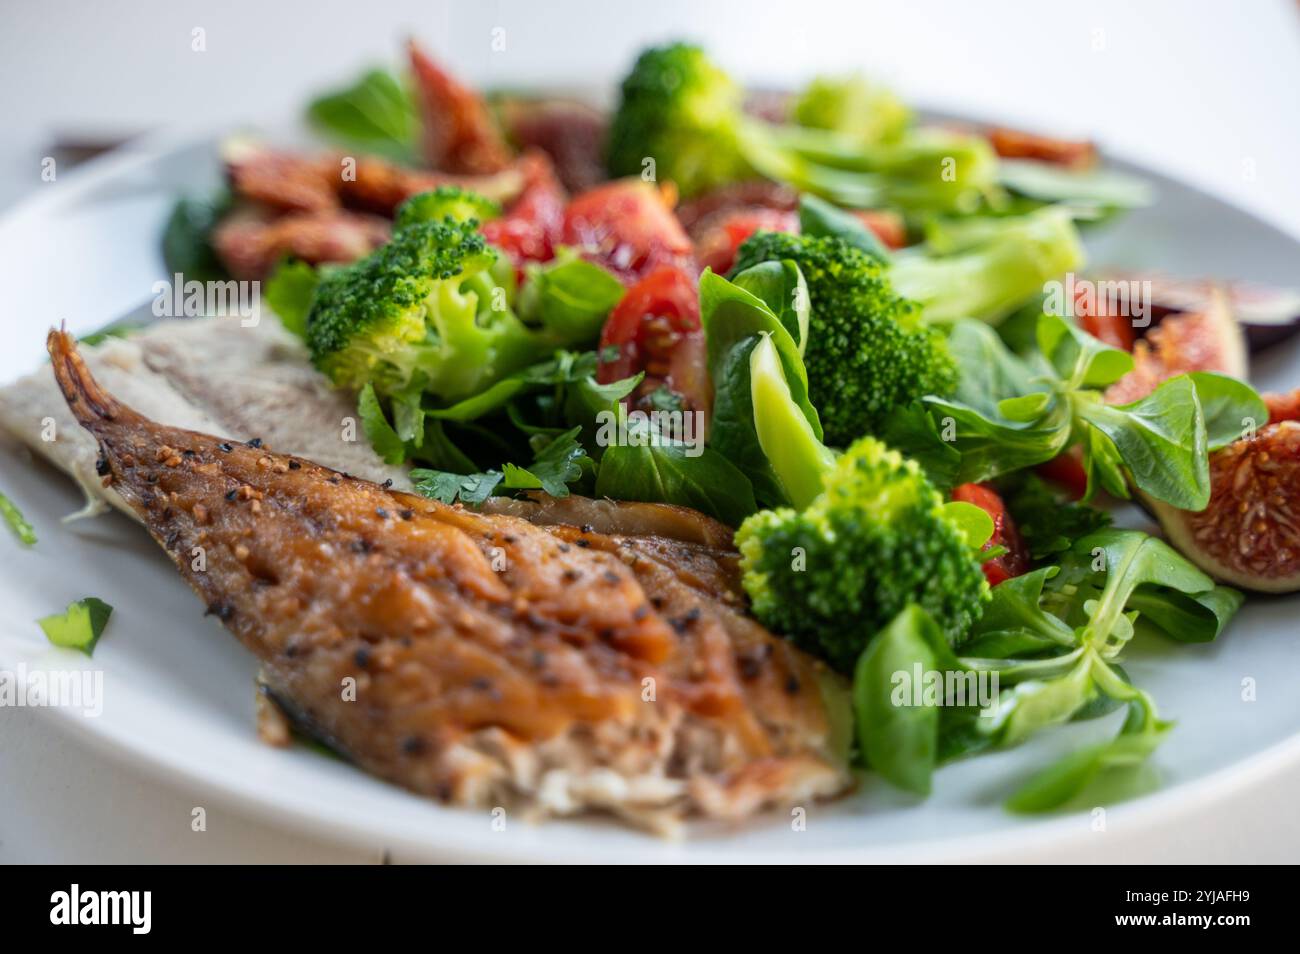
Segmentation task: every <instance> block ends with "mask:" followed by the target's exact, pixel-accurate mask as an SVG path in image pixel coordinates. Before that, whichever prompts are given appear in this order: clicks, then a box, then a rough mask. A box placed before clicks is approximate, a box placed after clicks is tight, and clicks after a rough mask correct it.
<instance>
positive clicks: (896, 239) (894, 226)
mask: <svg viewBox="0 0 1300 954" xmlns="http://www.w3.org/2000/svg"><path fill="white" fill-rule="evenodd" d="M853 214H854V215H856V216H857V217H858V221H859V222H861V223H862V224H863V225H865V226H866V227H867V228H869V229H871V231H873V232H875V233H876V238H878V239H880V241H882V242H884V243H885V247H886V248H893V249H898V248H902V247H903V246H904V245H906V244H907V222H905V221H904V220H903V216H902V215H900V214H899V213H897V212H895V211H893V210H892V209H861V210H859V211H857V212H854V213H853Z"/></svg>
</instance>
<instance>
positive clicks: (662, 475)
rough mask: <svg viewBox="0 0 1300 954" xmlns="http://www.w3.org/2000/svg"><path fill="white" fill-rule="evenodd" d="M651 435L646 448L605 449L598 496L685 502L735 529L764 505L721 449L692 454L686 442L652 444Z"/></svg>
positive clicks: (598, 480)
mask: <svg viewBox="0 0 1300 954" xmlns="http://www.w3.org/2000/svg"><path fill="white" fill-rule="evenodd" d="M645 439H646V440H647V443H646V444H644V445H641V446H634V445H632V444H631V443H629V444H622V445H617V444H616V445H614V446H611V447H606V448H605V453H604V454H603V455H602V456H601V459H600V470H599V471H598V472H597V475H596V491H595V492H596V496H598V497H610V498H612V499H614V500H641V501H645V502H646V503H670V504H680V505H681V506H683V507H691V508H693V509H695V510H698V511H700V512H701V513H704V514H708V515H709V516H711V517H714V518H716V519H718V520H720V521H722V522H723V523H725V524H727V525H728V526H732V527H735V526H739V525H740V523H741V521H743V520H744V519H745V518H746V517H748V516H749V515H750V514H751V513H753V512H754V511H756V510H757V509H758V504H757V503H756V502H755V500H754V490H753V487H752V486H751V485H750V483H749V478H748V477H746V476H745V475H744V474H743V473H742V472H741V471H740V470H739V469H738V468H737V467H736V465H735V464H733V463H731V462H730V461H729V460H727V459H726V458H725V457H723V456H722V455H721V454H719V453H718V452H717V451H716V450H713V449H712V448H709V447H705V448H701V449H700V450H701V453H700V454H699V456H691V454H690V451H691V448H688V447H687V446H685V445H684V444H674V443H667V442H662V443H658V444H652V443H649V441H650V440H651V438H650V437H649V435H645Z"/></svg>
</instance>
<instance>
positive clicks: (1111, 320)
mask: <svg viewBox="0 0 1300 954" xmlns="http://www.w3.org/2000/svg"><path fill="white" fill-rule="evenodd" d="M1093 297H1094V296H1092V295H1091V294H1090V293H1089V290H1088V286H1086V285H1082V286H1080V287H1079V290H1078V291H1077V292H1075V296H1074V317H1075V320H1076V321H1078V322H1079V327H1080V328H1082V329H1083V330H1084V331H1086V332H1088V334H1090V335H1092V336H1093V337H1094V338H1096V339H1097V340H1098V341H1104V342H1105V343H1106V344H1108V345H1110V346H1111V347H1112V348H1119V349H1121V350H1123V351H1132V350H1133V342H1134V341H1135V340H1136V338H1137V333H1136V332H1135V331H1134V330H1133V319H1131V318H1126V317H1124V316H1123V315H1113V314H1111V313H1110V311H1109V309H1108V308H1107V307H1106V303H1105V302H1102V301H1095V300H1090V299H1092V298H1093Z"/></svg>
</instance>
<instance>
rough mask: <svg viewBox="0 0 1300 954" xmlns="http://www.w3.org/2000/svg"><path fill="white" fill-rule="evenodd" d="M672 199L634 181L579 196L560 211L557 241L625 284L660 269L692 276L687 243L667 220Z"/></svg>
mask: <svg viewBox="0 0 1300 954" xmlns="http://www.w3.org/2000/svg"><path fill="white" fill-rule="evenodd" d="M676 198H677V196H676V194H675V193H674V192H673V190H672V189H671V187H665V188H663V189H660V188H658V187H656V186H655V185H654V184H653V183H650V182H643V181H641V180H640V179H620V180H618V181H617V182H610V183H607V184H606V185H602V186H597V187H596V188H595V189H592V190H590V191H589V192H584V193H582V195H580V196H577V197H576V198H575V199H574V200H573V201H572V202H570V203H569V206H568V208H567V209H565V210H564V225H563V232H562V236H561V241H562V242H563V244H565V245H572V246H574V247H575V248H577V249H579V250H580V251H581V252H582V254H583V256H584V257H586V258H588V259H590V260H591V261H593V262H595V263H597V264H598V265H602V266H604V267H605V268H608V269H609V270H610V271H611V272H613V273H614V274H615V275H617V276H618V277H619V278H621V279H622V280H623V281H624V282H625V283H627V284H629V285H630V284H633V283H635V282H636V281H637V280H638V279H641V278H643V277H645V276H647V275H649V274H650V273H651V272H652V271H654V270H655V269H656V268H658V267H659V266H661V265H673V266H676V267H678V268H680V269H682V270H684V271H687V272H690V273H691V274H694V273H695V259H694V256H693V249H692V247H691V240H690V239H689V238H688V237H687V235H686V231H685V230H684V229H683V228H682V226H681V223H680V222H678V221H677V217H676V216H675V215H673V210H672V207H673V203H674V202H675V201H676Z"/></svg>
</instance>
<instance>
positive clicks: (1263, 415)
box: [1187, 371, 1268, 451]
mask: <svg viewBox="0 0 1300 954" xmlns="http://www.w3.org/2000/svg"><path fill="white" fill-rule="evenodd" d="M1187 376H1188V377H1189V378H1191V379H1192V383H1193V384H1195V385H1196V396H1197V397H1198V398H1199V399H1200V401H1201V410H1202V411H1203V412H1204V414H1205V436H1206V448H1207V449H1208V450H1212V451H1213V450H1218V449H1219V448H1220V447H1226V446H1227V445H1229V444H1231V443H1232V442H1233V441H1235V440H1237V439H1239V438H1240V437H1242V436H1243V435H1244V434H1248V433H1250V432H1252V431H1254V430H1255V429H1257V428H1260V427H1263V426H1264V424H1265V422H1266V421H1268V407H1267V406H1266V405H1265V404H1264V400H1263V398H1261V397H1260V396H1259V395H1258V394H1257V393H1256V392H1255V389H1254V388H1252V387H1251V386H1250V385H1249V384H1246V383H1245V382H1244V381H1238V380H1237V379H1236V378H1230V377H1228V376H1227V375H1226V374H1218V373H1216V372H1213V371H1193V372H1192V373H1191V374H1189V375H1187Z"/></svg>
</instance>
